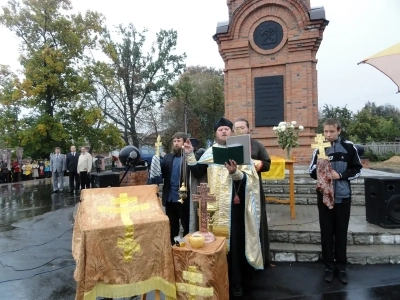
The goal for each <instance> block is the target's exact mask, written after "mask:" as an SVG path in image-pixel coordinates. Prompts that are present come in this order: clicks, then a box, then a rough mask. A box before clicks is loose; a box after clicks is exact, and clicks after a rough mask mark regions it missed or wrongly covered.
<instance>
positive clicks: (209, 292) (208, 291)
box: [176, 266, 214, 300]
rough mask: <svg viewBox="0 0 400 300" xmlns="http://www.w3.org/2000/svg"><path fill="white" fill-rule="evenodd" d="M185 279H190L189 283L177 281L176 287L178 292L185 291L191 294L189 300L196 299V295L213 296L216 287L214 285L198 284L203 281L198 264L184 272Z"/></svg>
mask: <svg viewBox="0 0 400 300" xmlns="http://www.w3.org/2000/svg"><path fill="white" fill-rule="evenodd" d="M182 278H183V280H186V281H188V282H189V283H183V282H177V283H176V289H177V291H178V292H183V293H187V294H189V297H188V299H189V300H195V299H196V296H201V298H203V297H213V296H214V288H213V287H208V288H207V287H201V286H197V285H196V283H203V280H204V279H203V274H202V273H197V267H196V266H189V270H188V271H183V272H182Z"/></svg>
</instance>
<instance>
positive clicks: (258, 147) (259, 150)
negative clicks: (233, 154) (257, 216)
mask: <svg viewBox="0 0 400 300" xmlns="http://www.w3.org/2000/svg"><path fill="white" fill-rule="evenodd" d="M234 130H235V134H236V135H240V134H250V128H249V122H248V121H247V120H246V119H243V118H239V119H237V120H236V121H235V126H234ZM250 142H251V158H252V159H253V162H254V166H255V168H256V171H257V174H258V177H259V181H260V208H261V220H260V241H261V248H262V254H263V260H264V266H268V265H269V264H270V263H271V256H270V252H269V232H268V219H267V211H266V203H265V193H264V188H263V185H262V179H261V172H268V171H269V168H270V166H271V159H270V158H269V155H268V153H267V150H266V149H265V147H264V145H263V144H261V143H260V142H259V141H256V140H255V139H251V140H250Z"/></svg>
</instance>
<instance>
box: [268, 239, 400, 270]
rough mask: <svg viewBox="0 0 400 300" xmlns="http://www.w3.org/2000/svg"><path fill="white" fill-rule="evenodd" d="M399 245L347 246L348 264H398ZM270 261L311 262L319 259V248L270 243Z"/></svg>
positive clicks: (399, 261) (308, 245)
mask: <svg viewBox="0 0 400 300" xmlns="http://www.w3.org/2000/svg"><path fill="white" fill-rule="evenodd" d="M399 248H400V246H399V245H348V246H347V261H348V263H350V264H360V265H365V264H400V251H399ZM270 251H271V257H272V261H275V262H296V261H297V262H313V261H317V260H319V259H320V258H321V246H320V245H312V244H297V243H271V244H270Z"/></svg>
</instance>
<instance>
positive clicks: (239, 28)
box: [214, 0, 328, 164]
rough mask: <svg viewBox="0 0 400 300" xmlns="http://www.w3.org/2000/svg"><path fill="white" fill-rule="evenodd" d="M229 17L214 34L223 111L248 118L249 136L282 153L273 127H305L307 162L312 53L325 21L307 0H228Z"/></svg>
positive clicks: (313, 120) (314, 107)
mask: <svg viewBox="0 0 400 300" xmlns="http://www.w3.org/2000/svg"><path fill="white" fill-rule="evenodd" d="M227 4H228V9H229V21H227V22H221V23H218V26H217V33H216V34H215V35H214V39H215V41H216V42H217V43H218V47H219V52H220V54H221V56H222V58H223V60H224V62H225V69H224V72H225V116H226V117H227V118H229V119H230V120H232V121H234V120H235V119H236V118H238V117H244V118H246V119H248V120H249V123H250V129H251V130H252V137H254V138H255V139H257V140H259V141H260V142H262V143H263V144H264V145H265V146H267V149H268V152H269V154H270V155H271V154H272V155H280V156H284V155H285V153H284V151H283V150H282V149H280V148H279V146H278V142H277V138H276V136H275V133H274V131H273V130H272V128H273V126H276V125H278V123H279V122H281V121H293V120H294V121H297V122H298V123H299V124H301V125H303V126H304V127H305V129H304V131H302V132H301V133H300V138H299V144H300V146H299V147H296V148H294V149H293V155H294V156H295V157H296V160H297V161H298V163H304V164H305V163H309V161H310V158H311V149H310V144H311V143H313V142H314V140H313V138H314V137H315V128H316V127H317V126H318V94H317V71H316V65H317V59H316V53H317V51H318V48H319V45H320V44H321V41H322V34H323V31H324V29H325V27H326V26H327V25H328V21H327V20H326V19H325V11H324V8H323V7H319V8H313V9H311V8H310V0H227Z"/></svg>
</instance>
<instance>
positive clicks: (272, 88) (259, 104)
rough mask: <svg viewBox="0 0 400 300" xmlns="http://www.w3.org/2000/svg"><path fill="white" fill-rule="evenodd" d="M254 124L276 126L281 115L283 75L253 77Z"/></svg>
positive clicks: (280, 119) (281, 117) (257, 125)
mask: <svg viewBox="0 0 400 300" xmlns="http://www.w3.org/2000/svg"><path fill="white" fill-rule="evenodd" d="M254 98H255V105H254V108H255V112H254V114H255V126H256V127H261V126H276V125H278V124H279V122H281V121H282V120H283V119H284V117H283V99H284V98H283V75H278V76H265V77H255V78H254Z"/></svg>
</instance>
